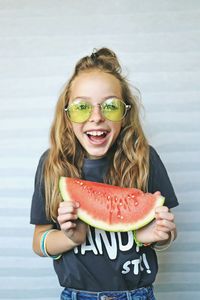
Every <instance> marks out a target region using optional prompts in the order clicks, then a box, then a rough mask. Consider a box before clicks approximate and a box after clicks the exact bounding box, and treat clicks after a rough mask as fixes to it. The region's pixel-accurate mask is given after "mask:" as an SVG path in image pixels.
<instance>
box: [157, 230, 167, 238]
mask: <svg viewBox="0 0 200 300" xmlns="http://www.w3.org/2000/svg"><path fill="white" fill-rule="evenodd" d="M156 235H157V236H158V240H160V241H164V240H167V239H168V238H169V233H167V232H164V231H162V230H158V231H157V232H156Z"/></svg>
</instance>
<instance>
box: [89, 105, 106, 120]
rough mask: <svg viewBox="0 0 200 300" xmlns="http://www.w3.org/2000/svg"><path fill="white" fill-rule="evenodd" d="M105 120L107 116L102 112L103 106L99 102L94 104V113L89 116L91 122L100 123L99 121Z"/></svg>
mask: <svg viewBox="0 0 200 300" xmlns="http://www.w3.org/2000/svg"><path fill="white" fill-rule="evenodd" d="M104 120H105V118H104V116H103V114H102V112H101V106H100V105H99V104H97V105H95V106H93V109H92V114H91V116H90V118H89V122H95V123H99V122H103V121H104Z"/></svg>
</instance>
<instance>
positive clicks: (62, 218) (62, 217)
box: [57, 214, 78, 224]
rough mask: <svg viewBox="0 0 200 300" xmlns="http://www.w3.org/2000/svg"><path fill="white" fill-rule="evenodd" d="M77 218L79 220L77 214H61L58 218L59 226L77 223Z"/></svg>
mask: <svg viewBox="0 0 200 300" xmlns="http://www.w3.org/2000/svg"><path fill="white" fill-rule="evenodd" d="M77 218H78V216H77V214H64V215H62V214H61V215H59V216H58V217H57V220H58V223H59V224H63V223H65V222H69V221H71V220H72V221H73V220H74V221H75V220H77Z"/></svg>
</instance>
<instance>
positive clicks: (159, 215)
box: [155, 212, 174, 222]
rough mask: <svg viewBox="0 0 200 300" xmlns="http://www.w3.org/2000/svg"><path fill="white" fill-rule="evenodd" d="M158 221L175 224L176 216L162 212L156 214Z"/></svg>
mask: <svg viewBox="0 0 200 300" xmlns="http://www.w3.org/2000/svg"><path fill="white" fill-rule="evenodd" d="M155 217H156V220H159V219H163V220H168V221H171V222H174V215H173V214H172V213H170V212H160V213H157V214H156V216H155Z"/></svg>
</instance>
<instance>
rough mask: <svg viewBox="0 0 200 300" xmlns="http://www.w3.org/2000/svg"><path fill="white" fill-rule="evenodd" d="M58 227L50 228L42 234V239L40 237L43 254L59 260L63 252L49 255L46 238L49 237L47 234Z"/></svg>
mask: <svg viewBox="0 0 200 300" xmlns="http://www.w3.org/2000/svg"><path fill="white" fill-rule="evenodd" d="M55 230H56V229H50V230H47V231H45V232H44V233H43V234H42V236H41V239H40V250H41V252H42V254H43V255H44V256H45V257H51V258H53V259H54V260H57V259H59V258H60V257H61V256H62V254H58V255H49V254H48V252H47V249H46V239H47V236H48V234H49V233H50V232H52V231H55Z"/></svg>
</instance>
